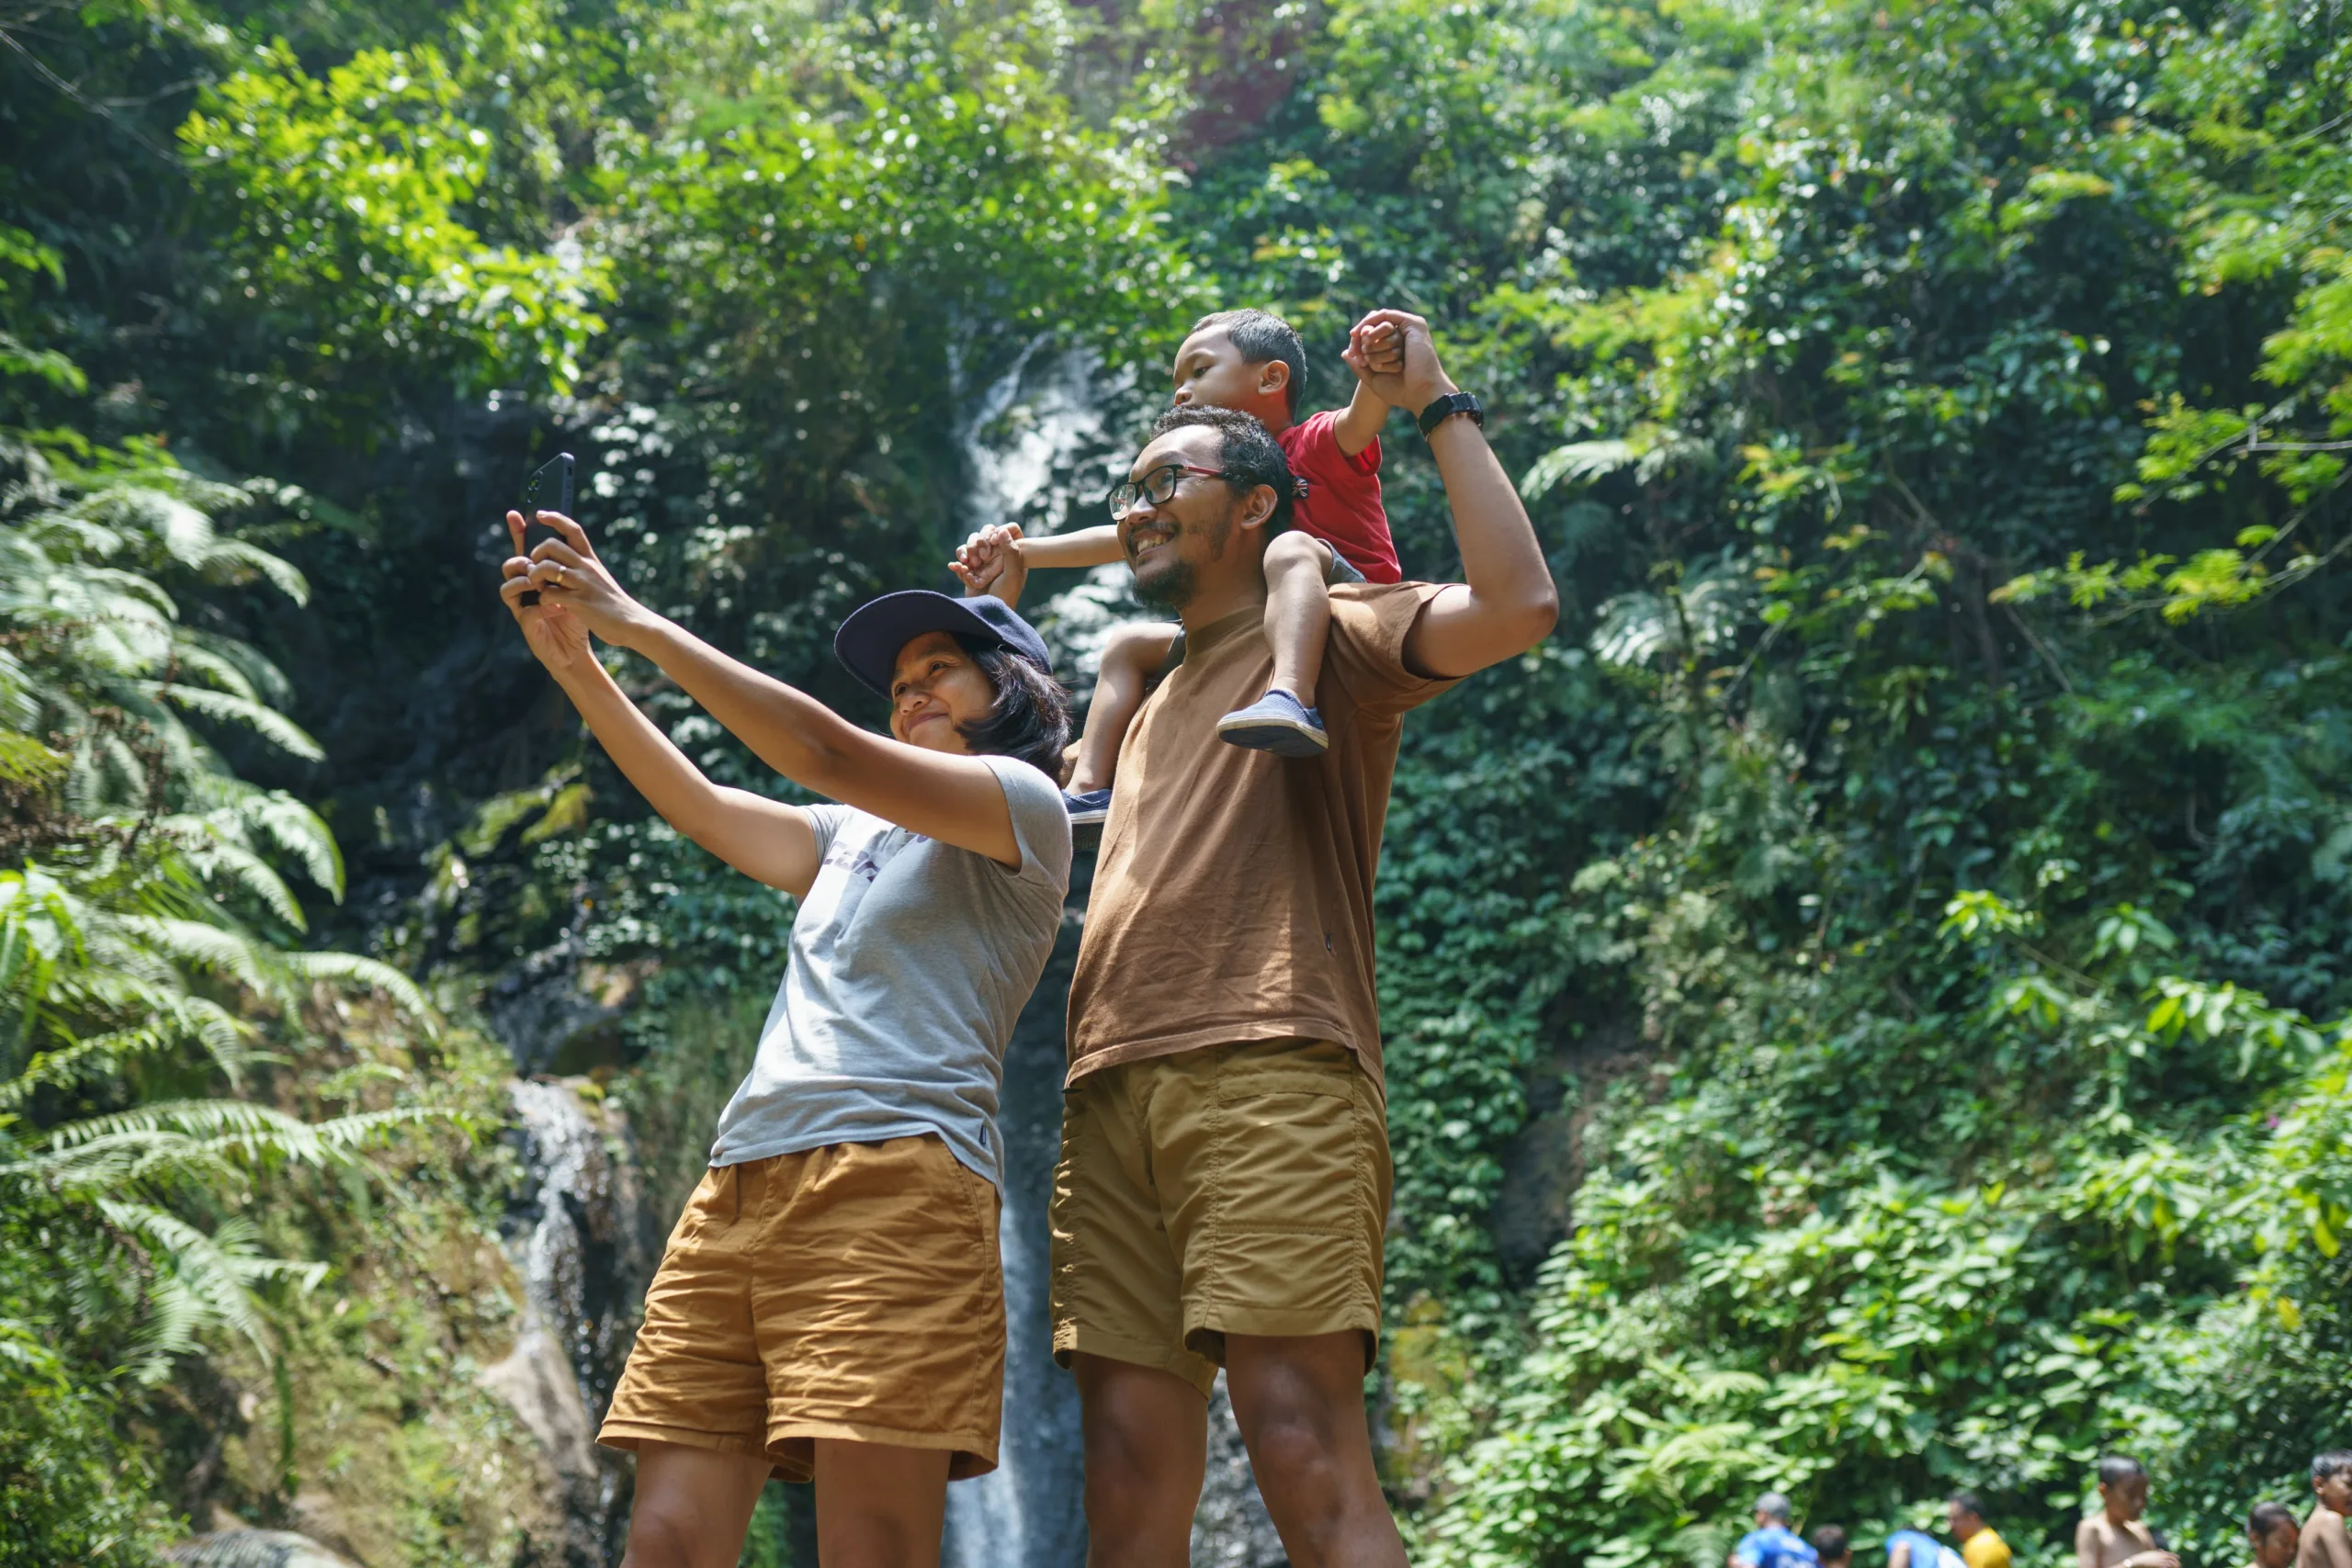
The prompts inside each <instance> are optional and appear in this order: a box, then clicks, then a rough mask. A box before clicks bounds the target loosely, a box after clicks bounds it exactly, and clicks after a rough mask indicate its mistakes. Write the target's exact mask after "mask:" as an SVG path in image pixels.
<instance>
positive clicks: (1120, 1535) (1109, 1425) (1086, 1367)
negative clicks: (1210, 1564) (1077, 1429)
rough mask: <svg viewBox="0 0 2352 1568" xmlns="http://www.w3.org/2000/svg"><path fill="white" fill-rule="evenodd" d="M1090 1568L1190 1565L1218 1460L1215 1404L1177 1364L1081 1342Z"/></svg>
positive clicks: (1075, 1362) (1077, 1362) (1078, 1358)
mask: <svg viewBox="0 0 2352 1568" xmlns="http://www.w3.org/2000/svg"><path fill="white" fill-rule="evenodd" d="M1071 1367H1072V1370H1073V1371H1076V1372H1077V1374H1078V1398H1079V1404H1080V1412H1081V1415H1080V1419H1081V1420H1082V1422H1083V1424H1084V1426H1085V1429H1086V1541H1087V1544H1086V1568H1187V1565H1188V1564H1189V1563H1190V1562H1192V1553H1193V1509H1194V1508H1195V1507H1197V1506H1199V1505H1200V1501H1201V1479H1202V1476H1203V1474H1204V1472H1206V1470H1207V1468H1208V1444H1209V1424H1208V1414H1209V1409H1208V1404H1207V1403H1206V1402H1205V1401H1204V1400H1203V1399H1202V1398H1201V1395H1200V1391H1199V1390H1198V1389H1195V1388H1194V1387H1193V1385H1192V1384H1191V1383H1189V1382H1185V1381H1184V1380H1183V1379H1182V1378H1180V1377H1178V1376H1177V1375H1176V1374H1175V1373H1173V1372H1163V1371H1160V1370H1159V1369H1158V1368H1157V1367H1139V1366H1136V1365H1135V1364H1134V1363H1132V1362H1128V1361H1114V1360H1112V1359H1109V1358H1108V1357H1105V1356H1093V1355H1089V1354H1087V1353H1086V1352H1085V1351H1083V1350H1080V1351H1079V1352H1078V1353H1077V1354H1076V1355H1074V1356H1073V1357H1072V1358H1071Z"/></svg>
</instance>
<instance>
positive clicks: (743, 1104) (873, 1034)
mask: <svg viewBox="0 0 2352 1568" xmlns="http://www.w3.org/2000/svg"><path fill="white" fill-rule="evenodd" d="M981 761H985V762H987V763H988V764H989V767H990V768H992V769H994V770H995V772H996V776H997V781H998V783H1000V784H1002V785H1003V786H1004V800H1005V805H1006V806H1007V807H1010V808H1011V810H1012V836H1013V839H1014V840H1015V841H1016V842H1017V843H1018V844H1019V845H1020V848H1021V869H1020V870H1018V871H1014V870H1012V869H1010V868H1008V867H1006V866H1004V865H1001V864H1000V863H997V862H996V861H993V860H990V859H989V857H988V856H986V855H983V854H976V853H974V852H972V851H970V850H959V849H956V847H954V846H953V845H950V844H943V843H940V842H938V841H937V840H933V839H926V838H924V837H922V835H921V834H917V833H910V832H909V831H907V829H904V828H899V827H894V826H892V825H891V824H890V823H888V822H885V821H884V820H882V818H879V817H873V816H869V815H867V814H866V813H865V812H863V811H859V810H856V809H855V808H854V807H847V806H817V807H809V821H810V823H811V824H812V825H813V826H814V827H815V829H816V830H817V853H818V856H819V858H820V865H819V867H818V870H817V880H816V881H815V882H814V883H813V884H812V885H810V886H809V896H808V897H805V898H803V899H802V900H801V901H800V912H799V914H798V915H797V916H796V917H795V918H794V919H793V922H792V942H791V944H790V954H789V957H788V958H787V959H786V964H785V970H784V984H783V985H782V986H780V987H777V989H776V994H775V1003H774V1005H773V1006H771V1007H770V1008H769V1009H768V1019H767V1022H766V1023H765V1024H763V1025H762V1026H761V1030H760V1052H759V1055H758V1056H757V1057H756V1058H755V1059H754V1060H753V1061H752V1071H751V1074H750V1076H749V1077H745V1078H744V1080H743V1082H742V1084H741V1087H740V1088H738V1089H736V1090H735V1098H734V1099H732V1100H729V1101H728V1102H727V1109H726V1110H725V1111H721V1112H719V1116H718V1141H717V1142H715V1143H713V1144H712V1145H711V1146H710V1163H711V1164H713V1165H741V1164H742V1163H743V1162H744V1161H746V1160H754V1159H765V1158H767V1157H768V1156H771V1155H789V1154H798V1153H801V1152H802V1151H804V1150H807V1149H813V1148H818V1147H820V1146H821V1145H826V1144H878V1143H881V1142H883V1141H885V1140H886V1139H890V1138H904V1137H910V1136H915V1135H919V1134H924V1133H936V1134H939V1136H940V1137H941V1138H942V1139H943V1140H944V1142H945V1143H946V1145H947V1146H948V1148H950V1149H951V1150H953V1151H954V1152H955V1155H956V1158H957V1159H959V1160H962V1161H963V1162H964V1163H965V1164H966V1165H967V1166H969V1167H970V1168H972V1169H973V1170H975V1171H977V1172H978V1173H979V1174H980V1175H982V1176H985V1177H987V1178H988V1179H989V1180H990V1181H997V1182H1000V1183H1001V1180H1002V1177H1001V1174H1000V1171H999V1167H998V1151H997V1137H996V1111H997V1092H998V1089H999V1087H1000V1085H1001V1082H1002V1079H1003V1072H1004V1046H1005V1042H1006V1041H1008V1040H1010V1039H1012V1024H1013V1021H1014V1020H1015V1019H1017V1018H1018V1017H1020V1016H1021V1008H1022V1004H1023V1003H1024V1002H1026V1001H1027V1000H1028V999H1029V993H1030V992H1031V991H1033V990H1035V988H1036V985H1037V976H1039V975H1041V974H1043V973H1044V972H1045V968H1046V957H1047V956H1048V955H1049V954H1050V953H1052V952H1053V948H1054V931H1055V928H1056V927H1057V926H1058V925H1059V924H1060V923H1061V915H1062V899H1063V897H1064V896H1065V895H1066V894H1068V892H1069V859H1070V844H1069V807H1067V806H1065V805H1064V804H1063V802H1062V794H1061V791H1060V789H1059V788H1057V786H1056V785H1055V784H1054V781H1053V780H1051V779H1049V778H1047V777H1046V775H1045V774H1043V773H1039V772H1038V771H1037V770H1036V769H1035V768H1033V767H1031V766H1030V765H1029V764H1028V763H1026V762H1022V761H1014V760H1013V759H1012V758H1011V757H984V758H982V759H981Z"/></svg>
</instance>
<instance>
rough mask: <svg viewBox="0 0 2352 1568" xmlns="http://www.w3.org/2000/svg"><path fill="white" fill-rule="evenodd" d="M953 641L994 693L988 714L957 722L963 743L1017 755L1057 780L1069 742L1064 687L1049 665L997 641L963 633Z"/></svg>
mask: <svg viewBox="0 0 2352 1568" xmlns="http://www.w3.org/2000/svg"><path fill="white" fill-rule="evenodd" d="M956 643H957V644H958V645H959V646H960V647H961V648H962V649H964V651H965V652H966V653H967V654H968V655H969V656H970V657H971V660H972V662H973V663H975V664H977V665H978V666H979V667H980V673H981V674H983V675H986V676H987V677H988V678H989V688H990V689H991V690H993V691H994V692H995V693H996V705H995V706H993V707H991V708H990V709H989V716H988V717H986V718H984V719H982V720H980V721H979V722H978V723H977V724H965V725H959V726H957V728H958V729H959V730H961V732H962V733H963V737H964V744H966V745H967V746H969V747H970V748H971V749H972V750H975V751H979V752H985V753H989V754H992V755H995V756H999V757H1018V758H1020V759H1021V760H1022V761H1024V762H1026V763H1028V764H1029V765H1030V766H1031V767H1033V768H1035V769H1036V770H1037V771H1038V772H1039V773H1044V774H1045V775H1046V777H1047V778H1049V779H1052V780H1053V781H1054V782H1055V783H1056V784H1059V783H1060V782H1061V777H1062V752H1063V750H1065V749H1066V748H1068V747H1069V692H1067V691H1065V690H1064V689H1063V687H1062V683H1061V682H1059V681H1057V680H1055V679H1054V672H1053V671H1050V670H1045V669H1041V668H1039V667H1038V666H1037V665H1035V664H1033V663H1031V662H1030V661H1029V660H1026V659H1024V658H1023V657H1022V656H1021V655H1020V654H1017V653H1015V652H1013V651H1012V649H1009V648H1006V647H1004V646H1002V645H1001V644H999V643H989V642H978V641H975V640H973V639H971V638H968V637H956Z"/></svg>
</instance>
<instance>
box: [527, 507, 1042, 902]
mask: <svg viewBox="0 0 2352 1568" xmlns="http://www.w3.org/2000/svg"><path fill="white" fill-rule="evenodd" d="M539 520H540V521H541V522H543V523H546V524H548V525H550V526H551V527H553V528H555V529H556V530H557V532H559V533H560V535H561V536H562V537H561V538H560V539H551V540H548V542H546V543H544V544H542V545H540V546H539V547H538V548H537V550H535V551H533V552H532V559H531V560H530V562H529V563H528V566H527V571H528V576H529V584H530V585H532V586H536V587H537V589H538V590H539V595H540V603H541V604H554V605H556V606H558V607H560V608H561V609H562V610H564V611H565V612H566V613H568V614H569V615H571V616H573V617H574V618H576V619H577V620H578V621H579V622H580V623H581V624H582V626H584V627H585V629H586V630H587V631H590V632H594V634H595V635H596V636H598V637H603V638H604V639H605V641H607V642H610V643H614V644H616V645H617V646H619V647H622V648H626V649H629V650H630V651H631V652H634V653H638V654H641V655H642V656H644V657H645V658H647V659H650V660H652V661H653V662H654V663H655V664H656V665H658V666H659V667H660V668H661V670H662V673H663V674H665V675H667V676H669V677H670V679H671V680H673V681H675V682H677V683H678V685H679V686H680V687H681V688H682V689H684V692H685V693H686V694H687V695H689V696H691V697H693V698H694V699H695V702H697V703H699V704H701V705H702V706H703V709H704V711H706V712H707V713H708V714H709V715H710V716H711V717H713V718H715V719H717V720H718V722H719V723H720V724H722V725H725V726H726V727H727V728H728V730H729V732H731V733H732V734H733V735H734V736H735V737H736V738H737V739H740V740H741V741H742V742H743V743H744V744H745V745H746V746H749V747H750V748H751V749H752V751H753V752H755V753H757V754H758V756H759V758H760V760H761V761H764V762H765V763H767V764H768V766H770V767H772V768H774V769H775V771H776V772H777V773H782V774H783V775H784V776H785V777H786V778H788V779H790V780H792V781H793V782H794V783H795V784H800V785H803V786H804V787H806V788H808V789H811V790H814V791H816V792H817V793H818V794H819V795H827V796H830V797H831V798H832V799H834V800H838V801H842V802H844V803H845V804H847V805H850V806H854V807H857V808H858V809H859V810H861V811H867V812H871V813H872V814H874V815H875V816H876V817H879V818H882V819H883V820H884V821H887V822H894V823H896V824H898V825H899V827H901V828H904V829H908V830H909V831H910V832H915V833H921V834H922V835H923V836H924V837H926V838H931V839H936V840H939V841H940V842H942V843H948V844H954V845H955V846H956V847H957V848H958V849H966V850H970V851H973V852H975V853H978V854H984V855H987V856H988V857H989V859H991V860H994V861H996V862H998V863H1001V864H1003V865H1007V866H1012V867H1014V868H1018V867H1019V866H1020V864H1021V846H1020V840H1018V839H1017V838H1016V837H1015V836H1014V833H1013V830H1012V807H1010V806H1008V805H1007V804H1006V803H1005V798H1004V786H1003V785H1002V784H1000V783H999V782H998V781H997V776H996V772H995V770H994V769H992V768H991V767H989V764H988V763H987V762H985V761H982V760H981V759H979V758H978V757H972V756H964V755H958V754H956V753H954V752H948V751H934V750H928V749H926V748H923V747H920V746H910V745H908V744H907V743H905V742H904V741H900V740H896V739H891V738H890V737H888V736H883V735H876V734H875V733H874V732H873V731H871V730H867V729H861V728H858V727H857V726H856V725H854V724H852V723H850V722H849V721H848V720H847V719H845V718H843V717H842V716H840V715H839V714H836V713H835V712H833V711H832V709H831V708H829V707H827V706H826V705H824V704H822V703H820V702H819V701H817V699H816V698H814V697H812V696H809V694H807V693H805V692H801V691H797V690H796V689H794V688H793V687H791V686H787V685H786V684H785V683H784V682H781V681H778V680H776V679H775V678H774V677H773V676H769V675H763V674H762V673H761V672H760V671H757V670H754V669H752V667H751V666H750V665H748V664H745V663H743V662H741V660H734V659H729V657H728V656H727V655H725V654H723V653H721V652H719V651H718V649H715V648H713V647H711V646H710V645H709V644H708V643H707V642H704V641H703V640H702V639H701V638H700V637H695V635H694V634H693V633H692V632H689V631H687V630H686V629H685V628H684V626H679V625H677V624H676V623H675V622H673V621H670V620H668V619H665V618H664V617H662V616H661V615H655V614H654V613H653V612H652V611H650V610H648V609H647V608H646V607H645V606H644V605H642V604H639V603H638V602H637V601H636V600H635V599H633V598H631V597H630V596H629V595H628V592H627V591H625V590H624V589H623V588H622V587H621V586H620V584H619V582H618V581H616V580H615V579H614V577H613V574H612V572H611V570H609V569H607V568H606V567H605V564H604V562H603V561H601V560H599V559H597V558H596V552H595V550H594V547H592V546H591V545H590V544H589V542H588V536H587V534H586V533H585V532H584V531H583V530H582V528H581V526H580V525H579V524H577V523H575V522H573V521H572V520H571V518H569V517H564V516H561V515H560V514H559V513H552V512H543V513H539ZM520 524H521V517H520V515H519V514H517V513H509V527H510V530H512V531H515V533H516V536H517V537H518V538H519V537H520V533H519V526H520ZM514 566H515V563H514V562H512V561H510V562H509V563H508V567H509V569H510V570H512V569H513V567H514ZM589 662H590V663H592V664H593V663H594V662H595V661H594V660H589ZM567 689H569V688H567ZM632 711H634V710H632ZM639 717H640V721H642V716H639ZM647 728H649V729H650V728H651V726H650V725H648V726H647ZM656 733H657V734H658V733H659V732H658V731H657V732H656ZM663 744H664V745H667V744H668V742H667V741H666V739H665V740H664V741H663ZM672 750H673V751H674V750H675V748H672ZM679 761H680V762H681V763H684V761H685V759H684V757H683V756H681V757H680V758H679ZM689 765H690V764H689ZM695 776H696V777H700V775H699V774H696V775H695ZM706 782H707V781H706ZM649 798H650V795H649ZM657 808H658V807H657ZM664 815H666V813H665V814H664ZM681 830H684V829H681Z"/></svg>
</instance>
